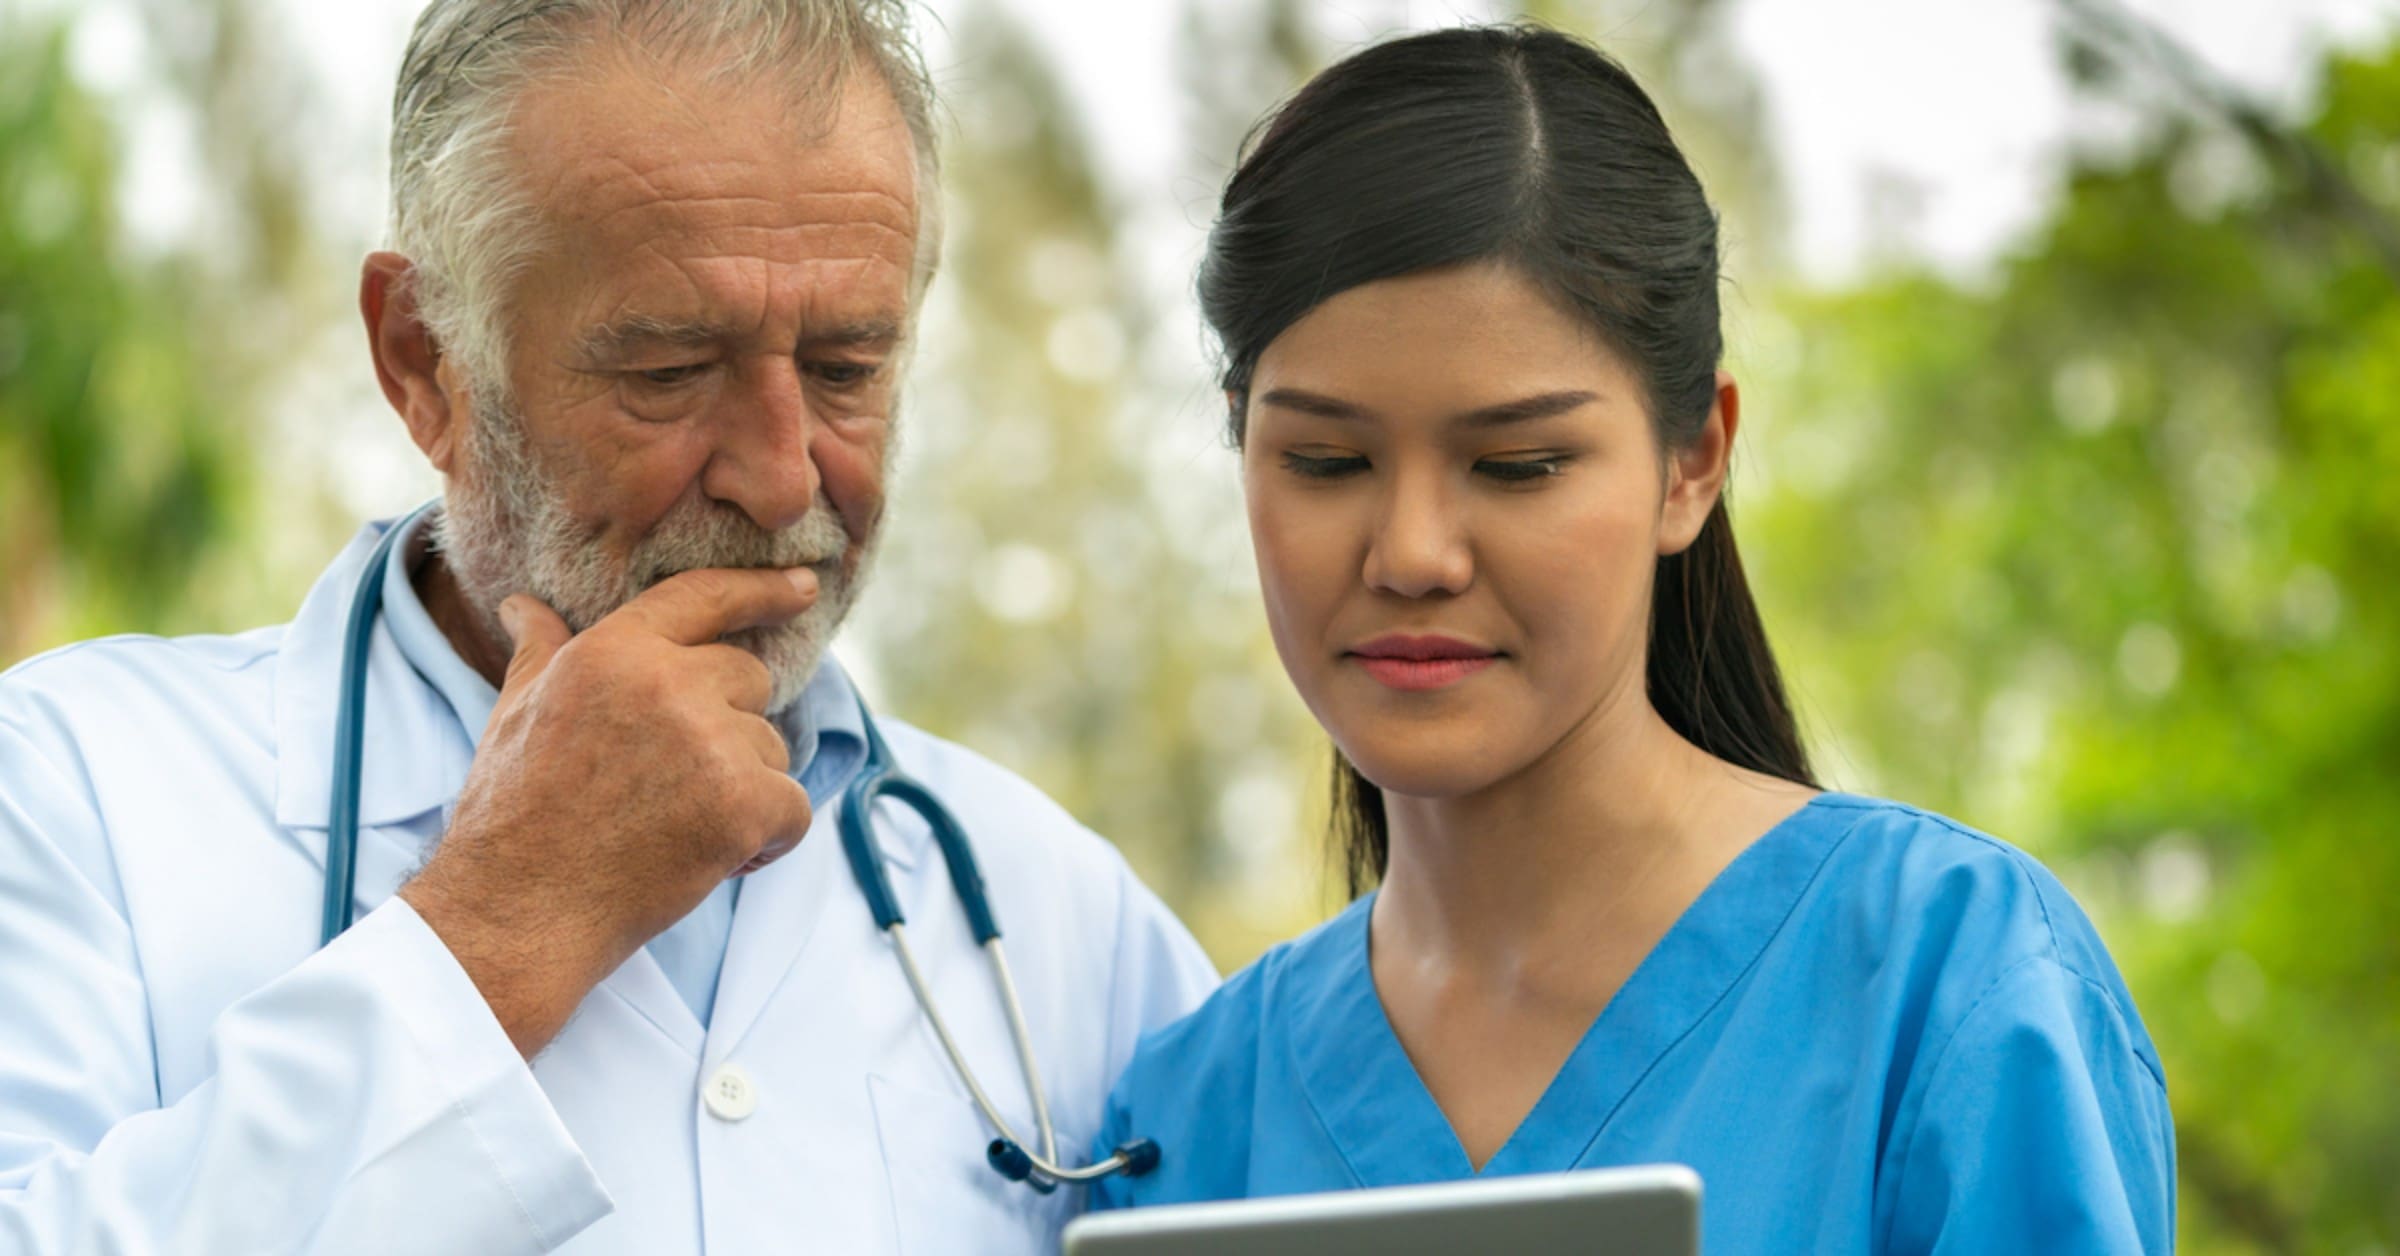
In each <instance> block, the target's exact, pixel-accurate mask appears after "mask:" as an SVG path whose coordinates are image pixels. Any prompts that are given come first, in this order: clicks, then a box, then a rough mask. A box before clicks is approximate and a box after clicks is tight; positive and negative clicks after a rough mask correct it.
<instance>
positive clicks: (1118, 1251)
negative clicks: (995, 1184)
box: [1066, 1164, 1700, 1256]
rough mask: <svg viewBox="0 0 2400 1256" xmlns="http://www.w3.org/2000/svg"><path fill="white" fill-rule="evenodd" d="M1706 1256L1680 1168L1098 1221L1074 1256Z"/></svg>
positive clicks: (1073, 1245)
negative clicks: (1535, 1255)
mask: <svg viewBox="0 0 2400 1256" xmlns="http://www.w3.org/2000/svg"><path fill="white" fill-rule="evenodd" d="M1229 1251H1238V1252H1245V1253H1250V1254H1252V1256H1449V1254H1450V1253H1455V1252H1575V1253H1587V1252H1588V1253H1593V1254H1594V1256H1600V1254H1605V1256H1698V1253H1699V1251H1700V1175H1699V1174H1697V1173H1694V1172H1692V1171H1691V1170H1690V1169H1687V1168H1685V1167H1684V1166H1682V1165H1679V1164H1654V1165H1638V1166H1634V1167H1631V1168H1623V1169H1587V1170H1582V1171H1579V1172H1574V1173H1542V1174H1529V1175H1526V1176H1522V1177H1505V1178H1492V1179H1490V1180H1488V1181H1485V1180H1478V1181H1466V1182H1439V1183H1435V1184H1432V1185H1429V1186H1394V1187H1386V1188H1382V1189H1378V1190H1359V1191H1339V1192H1335V1193H1333V1194H1328V1195H1282V1196H1275V1197H1272V1198H1268V1199H1244V1200H1235V1201H1231V1202H1228V1203H1221V1204H1168V1205H1163V1206H1161V1207H1157V1208H1132V1209H1127V1210H1124V1211H1121V1212H1103V1213H1094V1214H1092V1215H1090V1216H1086V1217H1079V1218H1077V1219H1076V1220H1075V1221H1074V1222H1073V1223H1071V1224H1069V1225H1068V1226H1067V1235H1066V1256H1217V1254H1218V1253H1222V1252H1229Z"/></svg>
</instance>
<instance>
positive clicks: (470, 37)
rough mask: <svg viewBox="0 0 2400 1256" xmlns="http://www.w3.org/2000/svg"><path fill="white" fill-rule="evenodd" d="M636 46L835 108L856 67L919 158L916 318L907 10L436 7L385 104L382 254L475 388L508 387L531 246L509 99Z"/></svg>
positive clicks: (920, 276) (929, 218)
mask: <svg viewBox="0 0 2400 1256" xmlns="http://www.w3.org/2000/svg"><path fill="white" fill-rule="evenodd" d="M603 37H614V38H617V39H620V40H625V41H628V42H629V43H634V44H636V45H637V46H639V47H641V48H642V49H644V50H646V51H648V52H650V53H653V54H655V55H658V56H660V57H661V58H663V59H671V60H682V61H687V62H698V63H702V64H705V65H707V67H708V72H709V75H710V77H711V78H713V79H735V78H744V77H747V78H756V79H759V80H761V81H763V82H771V83H773V82H782V81H783V80H786V79H796V81H793V82H789V83H785V84H784V85H786V86H789V87H792V88H794V89H795V92H796V96H797V98H800V99H807V98H809V93H811V92H812V91H813V92H817V93H822V96H821V98H822V99H825V100H832V99H836V98H837V97H836V96H835V94H834V93H835V92H836V91H838V89H839V87H840V86H841V84H842V82H843V81H844V79H845V78H846V76H847V75H849V74H850V73H852V72H853V71H854V70H855V69H856V68H858V67H860V66H862V65H863V66H864V67H865V68H867V69H869V70H872V71H873V72H874V73H875V74H876V75H877V76H878V77H880V78H881V79H882V80H883V82H884V85H885V86H886V87H887V88H889V89H890V91H891V94H892V99H893V101H894V102H895V103H896V104H897V105H898V106H899V110H900V115H901V117H902V118H903V119H905V120H906V121H907V123H908V131H909V137H910V139H911V141H912V143H913V146H914V148H915V150H916V176H917V179H916V181H917V197H916V199H917V206H916V209H917V242H916V256H915V262H914V266H913V270H912V273H911V274H910V276H909V302H910V306H911V308H912V309H913V308H914V306H915V304H916V302H917V300H918V298H920V297H921V296H923V294H924V291H925V287H926V285H927V284H928V283H930V282H931V281H932V279H933V271H934V267H935V264H936V263H937V262H938V260H939V258H940V253H941V213H940V205H941V194H940V191H939V187H938V185H937V182H936V177H937V175H938V173H939V168H940V167H939V159H938V155H937V153H936V151H935V146H934V129H933V119H932V114H933V86H932V82H931V79H930V77H929V76H928V75H927V73H926V71H925V63H924V59H923V57H922V55H921V54H920V53H919V52H918V51H917V48H916V45H915V43H914V40H913V38H912V36H911V33H910V30H909V25H908V19H907V12H906V7H905V4H904V0H432V2H431V3H430V4H428V5H426V7H425V11H424V12H423V13H422V14H420V15H418V17H417V25H416V30H415V31H414V33H412V34H411V35H410V36H409V41H408V52H407V55H406V56H405V57H404V58H403V59H402V61H401V64H400V83H399V87H398V89H397V90H396V91H395V92H394V93H393V97H392V222H391V247H392V248H393V249H394V250H395V251H397V252H399V253H402V254H404V255H406V256H407V257H408V258H409V259H410V261H411V262H412V263H413V269H412V272H411V279H410V282H411V284H412V285H413V292H414V295H415V297H416V301H417V308H418V311H419V317H420V318H421V319H422V320H423V321H424V323H425V326H426V328H427V329H428V330H429V331H430V332H431V333H432V334H433V338H434V341H435V343H436V344H438V345H440V346H441V348H442V351H443V353H444V354H445V355H447V356H449V357H451V358H452V359H453V360H454V361H456V362H457V364H458V365H459V367H460V368H461V369H462V370H463V371H464V372H465V373H466V378H467V380H468V381H469V383H470V385H472V386H473V387H475V388H477V389H479V390H484V389H489V390H495V391H497V392H499V393H501V394H502V395H505V392H506V389H507V381H508V375H507V357H508V337H507V331H506V329H505V328H504V327H503V326H502V325H501V320H500V310H501V306H502V302H503V300H504V298H505V295H506V293H507V289H508V285H509V283H510V282H511V281H512V280H513V278H514V277H515V275H516V273H517V271H518V270H519V269H520V268H521V267H522V266H523V264H524V263H525V261H526V260H527V257H528V255H529V253H530V251H531V249H532V247H533V245H534V243H535V241H536V240H537V239H538V236H537V234H536V231H535V227H536V225H537V219H536V215H535V212H534V207H533V206H532V205H530V204H528V203H527V202H526V200H525V198H524V196H523V195H522V192H521V190H520V189H519V188H518V187H517V183H516V180H515V178H514V177H513V175H514V173H515V172H513V171H511V170H510V169H508V168H507V167H508V162H507V160H506V157H507V154H506V139H507V136H508V124H509V116H510V112H511V110H512V109H513V108H514V107H515V105H516V102H517V96H518V94H519V93H520V92H521V91H522V90H523V89H524V88H525V86H526V85H527V84H528V83H529V82H531V81H532V80H533V79H534V78H535V77H536V76H537V75H539V74H540V73H541V72H542V71H543V70H545V69H550V68H554V67H555V66H556V65H558V64H559V63H560V62H561V61H564V60H565V59H567V58H568V57H569V56H571V55H572V54H574V53H576V52H578V51H582V50H585V49H588V48H590V47H592V46H594V45H596V44H599V43H600V42H601V41H602V39H603Z"/></svg>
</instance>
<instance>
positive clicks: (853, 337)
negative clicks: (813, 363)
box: [800, 318, 901, 348]
mask: <svg viewBox="0 0 2400 1256" xmlns="http://www.w3.org/2000/svg"><path fill="white" fill-rule="evenodd" d="M900 335H901V326H900V320H898V319H894V318H870V319H866V320H863V321H861V322H856V323H844V324H842V325H841V326H839V327H829V328H826V329H825V330H824V331H819V332H811V333H809V334H808V335H806V336H802V337H801V338H800V339H801V342H802V343H804V344H811V345H824V346H832V347H837V348H838V347H844V346H852V345H882V344H890V343H892V342H893V341H896V340H898V339H900Z"/></svg>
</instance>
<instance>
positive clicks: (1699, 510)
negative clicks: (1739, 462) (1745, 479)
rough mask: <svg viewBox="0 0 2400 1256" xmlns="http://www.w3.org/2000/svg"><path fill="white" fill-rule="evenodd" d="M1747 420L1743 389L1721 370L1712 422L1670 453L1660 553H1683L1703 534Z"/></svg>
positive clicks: (1710, 411)
mask: <svg viewBox="0 0 2400 1256" xmlns="http://www.w3.org/2000/svg"><path fill="white" fill-rule="evenodd" d="M1741 425H1742V394H1741V390H1740V389H1739V388H1737V387H1735V386H1734V382H1733V376H1732V375H1730V374H1728V373H1726V372H1724V371H1718V372H1717V398H1716V401H1715V402H1713V403H1712V404H1711V405H1710V406H1709V408H1708V422H1706V423H1704V424H1702V425H1701V428H1700V434H1699V435H1698V436H1696V437H1694V438H1693V439H1692V441H1691V443H1689V444H1687V445H1685V446H1684V447H1683V448H1681V449H1678V450H1674V451H1671V452H1670V453H1669V454H1668V455H1667V497H1666V501H1665V503H1664V504H1662V505H1661V506H1660V508H1659V519H1658V552H1659V553H1661V554H1680V553H1682V552H1683V551H1684V550H1685V549H1687V548H1689V547H1690V546H1691V543H1692V542H1693V541H1695V540H1698V539H1699V537H1700V529H1701V527H1702V526H1703V525H1705V524H1706V523H1707V522H1708V516H1709V512H1710V511H1713V510H1715V509H1716V508H1717V498H1718V497H1719V496H1721V495H1722V494H1723V493H1724V491H1725V472H1726V469H1727V468H1728V467H1729V466H1730V465H1731V464H1732V460H1733V434H1734V431H1735V430H1736V429H1737V428H1739V427H1740V426H1741Z"/></svg>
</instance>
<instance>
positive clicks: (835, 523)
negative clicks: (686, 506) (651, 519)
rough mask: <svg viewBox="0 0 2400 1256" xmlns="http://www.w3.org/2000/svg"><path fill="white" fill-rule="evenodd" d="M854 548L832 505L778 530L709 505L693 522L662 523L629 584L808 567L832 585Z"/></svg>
mask: <svg viewBox="0 0 2400 1256" xmlns="http://www.w3.org/2000/svg"><path fill="white" fill-rule="evenodd" d="M850 548H851V546H850V535H849V533H848V531H847V530H846V529H844V528H843V527H842V524H841V518H840V516H839V515H838V514H836V513H835V512H834V511H833V509H832V508H831V505H830V504H829V503H824V502H820V503H819V504H818V505H817V506H815V507H812V508H811V509H810V510H809V512H808V514H807V515H805V516H803V517H802V518H801V519H800V521H799V522H797V523H794V524H792V525H791V526H790V527H787V528H780V529H775V530H769V529H766V528H761V527H759V526H758V525H757V524H755V523H752V522H751V521H750V518H749V516H748V515H745V514H743V513H742V512H741V511H740V510H739V509H737V508H734V507H731V506H724V505H711V506H707V507H703V508H702V513H697V514H695V515H693V516H691V517H689V518H675V517H669V518H668V519H665V520H662V521H661V522H660V523H659V525H658V526H657V528H655V529H654V530H653V531H652V532H651V534H650V535H649V536H648V537H647V538H645V539H644V540H643V542H642V544H641V546H640V547H639V548H638V549H637V550H636V551H635V552H634V554H633V555H632V561H631V562H630V563H629V564H628V567H629V570H628V571H627V572H626V575H627V577H628V580H627V583H628V584H629V585H631V586H632V587H633V588H634V589H637V590H639V589H647V588H649V587H650V586H652V585H655V584H657V583H658V582H659V581H661V580H664V579H666V578H667V577H669V576H673V575H676V574H678V573H680V572H685V571H692V570H695V569H699V568H707V567H728V568H755V567H770V568H783V567H809V568H813V569H815V570H816V571H817V573H818V576H819V577H820V578H821V579H830V578H835V577H838V576H839V574H840V566H841V562H842V559H843V558H844V557H845V556H846V555H847V554H848V553H849V551H850Z"/></svg>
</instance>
